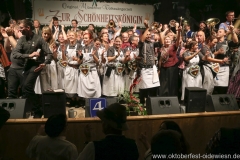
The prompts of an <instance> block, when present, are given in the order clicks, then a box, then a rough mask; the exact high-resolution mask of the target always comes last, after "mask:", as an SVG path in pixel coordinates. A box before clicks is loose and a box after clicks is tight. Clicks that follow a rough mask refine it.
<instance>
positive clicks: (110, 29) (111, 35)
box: [106, 19, 119, 40]
mask: <svg viewBox="0 0 240 160" xmlns="http://www.w3.org/2000/svg"><path fill="white" fill-rule="evenodd" d="M106 28H107V30H108V36H109V40H111V39H112V38H114V33H116V32H117V31H118V29H119V28H118V27H117V25H116V23H115V22H114V20H112V19H110V20H109V21H108V24H107V26H106Z"/></svg>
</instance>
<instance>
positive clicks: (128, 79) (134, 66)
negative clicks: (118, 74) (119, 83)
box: [124, 48, 139, 92]
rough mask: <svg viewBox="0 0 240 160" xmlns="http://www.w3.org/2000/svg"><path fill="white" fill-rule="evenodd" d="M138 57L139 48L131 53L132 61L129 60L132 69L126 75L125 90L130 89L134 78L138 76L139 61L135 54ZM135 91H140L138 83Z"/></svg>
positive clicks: (129, 66)
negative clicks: (136, 59)
mask: <svg viewBox="0 0 240 160" xmlns="http://www.w3.org/2000/svg"><path fill="white" fill-rule="evenodd" d="M134 55H135V56H136V57H137V56H138V55H139V49H138V48H137V49H136V50H132V51H131V53H130V61H129V62H128V68H129V69H130V72H129V74H128V75H125V76H124V79H125V90H126V91H130V86H131V85H132V83H133V80H134V78H135V77H136V76H137V71H136V69H137V61H135V56H134ZM134 92H139V85H136V87H135V88H134Z"/></svg>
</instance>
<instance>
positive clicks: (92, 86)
mask: <svg viewBox="0 0 240 160" xmlns="http://www.w3.org/2000/svg"><path fill="white" fill-rule="evenodd" d="M82 53H83V63H82V65H80V74H79V77H78V89H77V94H78V96H79V97H84V98H99V97H100V96H101V84H100V79H99V76H98V72H97V68H96V63H95V61H94V59H93V56H92V49H91V51H90V52H88V53H84V50H82ZM86 65H87V66H88V67H85V66H86ZM82 68H84V69H82ZM85 68H88V69H85Z"/></svg>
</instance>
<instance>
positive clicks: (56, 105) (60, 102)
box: [42, 91, 66, 118]
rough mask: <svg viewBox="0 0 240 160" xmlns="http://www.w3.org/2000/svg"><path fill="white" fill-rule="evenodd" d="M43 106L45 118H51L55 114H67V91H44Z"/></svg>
mask: <svg viewBox="0 0 240 160" xmlns="http://www.w3.org/2000/svg"><path fill="white" fill-rule="evenodd" d="M42 107H43V114H44V118H49V117H50V116H51V115H54V114H60V113H62V114H66V94H65V92H51V91H48V92H43V93H42Z"/></svg>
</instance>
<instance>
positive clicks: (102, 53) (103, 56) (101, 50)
mask: <svg viewBox="0 0 240 160" xmlns="http://www.w3.org/2000/svg"><path fill="white" fill-rule="evenodd" d="M107 39H108V37H107ZM94 47H95V48H96V50H97V54H98V57H99V64H98V66H97V71H98V75H99V78H100V83H101V86H102V83H103V77H104V72H105V66H106V60H107V51H106V49H105V47H104V46H102V44H101V39H100V38H95V39H94Z"/></svg>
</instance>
